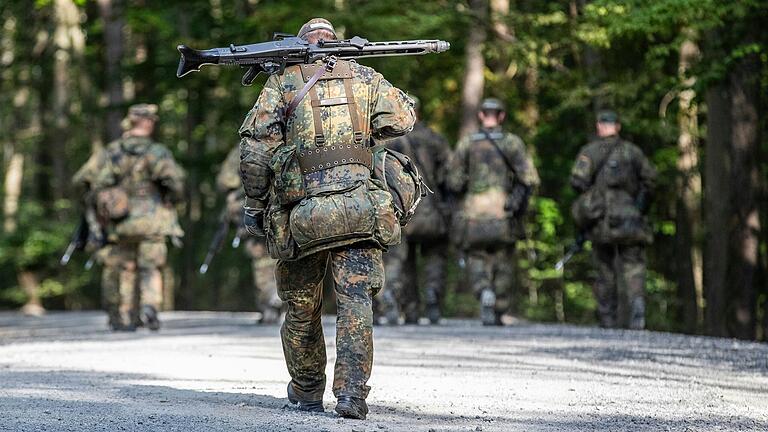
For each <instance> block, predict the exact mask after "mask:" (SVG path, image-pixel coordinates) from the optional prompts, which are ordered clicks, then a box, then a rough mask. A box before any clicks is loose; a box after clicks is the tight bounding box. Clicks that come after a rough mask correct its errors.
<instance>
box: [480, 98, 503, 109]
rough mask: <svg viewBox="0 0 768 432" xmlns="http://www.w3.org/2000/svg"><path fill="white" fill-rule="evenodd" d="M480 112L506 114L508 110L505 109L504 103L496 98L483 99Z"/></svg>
mask: <svg viewBox="0 0 768 432" xmlns="http://www.w3.org/2000/svg"><path fill="white" fill-rule="evenodd" d="M480 111H501V112H506V111H507V109H506V108H505V107H504V102H502V101H501V100H499V99H496V98H486V99H483V102H482V103H481V104H480Z"/></svg>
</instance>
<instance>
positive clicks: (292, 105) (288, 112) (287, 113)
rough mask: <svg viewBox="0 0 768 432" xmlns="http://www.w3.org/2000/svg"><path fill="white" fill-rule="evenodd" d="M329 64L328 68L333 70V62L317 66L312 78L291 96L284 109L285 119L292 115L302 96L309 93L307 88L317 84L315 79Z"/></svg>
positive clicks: (318, 77)
mask: <svg viewBox="0 0 768 432" xmlns="http://www.w3.org/2000/svg"><path fill="white" fill-rule="evenodd" d="M329 65H330V66H331V69H330V70H333V64H332V63H328V64H326V67H325V68H321V67H319V68H317V71H315V74H314V75H312V78H310V79H309V81H307V83H306V84H304V87H302V88H301V90H299V92H298V93H296V96H294V97H293V99H292V100H291V103H290V104H288V108H287V109H286V110H285V121H286V122H287V121H288V119H289V118H291V115H293V112H294V111H296V108H298V106H299V104H300V103H301V101H302V100H303V99H304V97H305V96H306V95H307V93H309V90H310V89H311V88H312V87H314V86H315V84H317V81H318V80H319V79H320V77H321V76H323V74H324V73H325V71H326V69H327V68H328V66H329Z"/></svg>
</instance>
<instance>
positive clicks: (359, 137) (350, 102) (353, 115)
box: [344, 78, 364, 145]
mask: <svg viewBox="0 0 768 432" xmlns="http://www.w3.org/2000/svg"><path fill="white" fill-rule="evenodd" d="M344 93H346V96H347V109H348V110H349V117H350V119H351V120H352V133H353V134H354V138H355V144H358V145H360V144H362V143H363V138H364V135H363V130H362V129H361V128H360V117H359V116H358V115H357V101H355V93H354V92H353V91H352V78H345V79H344Z"/></svg>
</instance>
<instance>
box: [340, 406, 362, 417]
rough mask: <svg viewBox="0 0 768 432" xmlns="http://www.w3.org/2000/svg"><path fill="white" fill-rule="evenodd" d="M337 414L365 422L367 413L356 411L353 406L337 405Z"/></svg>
mask: <svg viewBox="0 0 768 432" xmlns="http://www.w3.org/2000/svg"><path fill="white" fill-rule="evenodd" d="M336 412H337V413H338V414H339V415H340V416H341V417H344V418H350V419H355V420H365V416H366V415H367V414H366V413H362V412H360V410H358V409H356V408H355V407H352V406H347V405H343V406H338V405H336Z"/></svg>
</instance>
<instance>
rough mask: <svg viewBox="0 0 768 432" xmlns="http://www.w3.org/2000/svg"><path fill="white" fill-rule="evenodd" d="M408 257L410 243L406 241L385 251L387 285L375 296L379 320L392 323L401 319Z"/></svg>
mask: <svg viewBox="0 0 768 432" xmlns="http://www.w3.org/2000/svg"><path fill="white" fill-rule="evenodd" d="M407 258H408V245H407V244H406V243H405V242H402V243H400V244H399V245H397V246H392V247H390V248H389V250H387V252H385V253H384V268H385V273H386V279H387V287H386V289H384V290H382V291H381V293H380V294H379V295H377V296H376V297H375V302H376V320H377V322H381V323H386V324H390V325H392V324H397V323H398V322H399V320H400V298H401V296H402V295H403V290H404V285H405V276H404V275H403V273H404V271H405V261H406V259H407Z"/></svg>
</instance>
